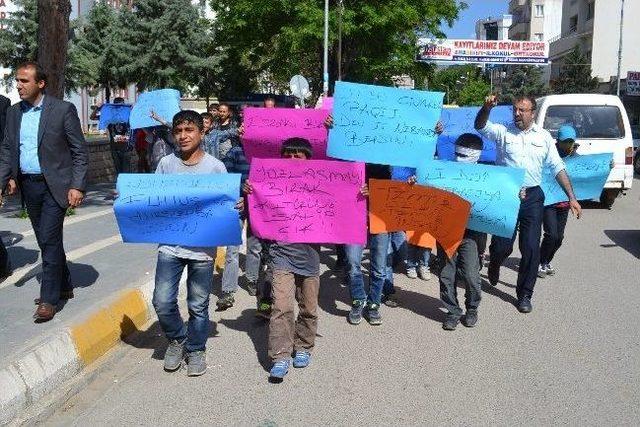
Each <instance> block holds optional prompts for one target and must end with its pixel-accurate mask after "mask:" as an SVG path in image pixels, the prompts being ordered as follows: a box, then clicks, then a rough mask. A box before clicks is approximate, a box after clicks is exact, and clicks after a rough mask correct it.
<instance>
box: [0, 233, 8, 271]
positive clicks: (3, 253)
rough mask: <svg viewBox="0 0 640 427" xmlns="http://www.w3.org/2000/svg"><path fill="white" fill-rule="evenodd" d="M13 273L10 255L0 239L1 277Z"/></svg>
mask: <svg viewBox="0 0 640 427" xmlns="http://www.w3.org/2000/svg"><path fill="white" fill-rule="evenodd" d="M10 271H11V263H9V253H8V252H7V248H5V246H4V242H3V241H2V239H0V277H2V276H6V275H7V274H9V272H10Z"/></svg>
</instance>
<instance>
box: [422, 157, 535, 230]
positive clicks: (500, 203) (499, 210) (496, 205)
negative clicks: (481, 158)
mask: <svg viewBox="0 0 640 427" xmlns="http://www.w3.org/2000/svg"><path fill="white" fill-rule="evenodd" d="M523 181H524V169H516V168H508V167H504V166H490V165H481V164H476V163H458V162H450V161H446V160H433V161H431V162H429V163H428V164H425V165H423V166H422V167H419V168H418V183H420V184H426V185H430V186H432V187H437V188H441V189H443V190H448V191H451V192H453V193H456V194H457V195H459V196H460V197H462V198H464V199H465V200H467V201H469V202H471V215H470V216H469V222H468V223H467V228H468V229H470V230H475V231H480V232H484V233H488V234H493V235H496V236H502V237H511V236H513V232H514V230H515V227H516V222H517V219H518V211H519V210H520V198H519V196H518V194H519V192H520V188H522V183H523Z"/></svg>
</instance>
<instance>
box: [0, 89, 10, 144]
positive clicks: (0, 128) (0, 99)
mask: <svg viewBox="0 0 640 427" xmlns="http://www.w3.org/2000/svg"><path fill="white" fill-rule="evenodd" d="M9 107H11V101H10V100H9V98H7V97H6V96H2V95H0V141H2V139H3V138H4V128H5V121H6V118H7V110H8V109H9Z"/></svg>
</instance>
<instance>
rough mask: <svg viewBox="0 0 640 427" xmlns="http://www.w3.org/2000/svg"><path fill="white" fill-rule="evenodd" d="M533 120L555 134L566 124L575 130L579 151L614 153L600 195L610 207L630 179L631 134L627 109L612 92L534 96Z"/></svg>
mask: <svg viewBox="0 0 640 427" xmlns="http://www.w3.org/2000/svg"><path fill="white" fill-rule="evenodd" d="M537 102H538V109H537V113H536V123H537V124H538V125H540V126H542V127H544V128H545V129H546V130H548V131H549V132H550V133H551V135H552V136H553V137H554V138H555V137H556V135H557V133H558V128H559V127H560V126H562V125H565V124H568V125H571V126H573V127H574V128H575V129H576V132H577V134H578V139H577V141H576V142H577V143H578V144H580V146H579V147H578V151H577V153H578V154H597V153H613V160H614V162H615V166H614V168H613V169H612V170H611V173H610V174H609V178H608V179H607V182H606V184H605V186H604V190H603V191H602V194H601V195H600V202H602V203H603V204H604V205H606V206H607V207H611V206H612V205H613V202H614V201H615V199H616V197H618V195H619V194H620V193H621V192H622V191H623V190H626V189H629V188H631V183H632V182H633V137H632V135H631V127H630V125H629V118H628V116H627V112H626V111H625V109H624V106H623V105H622V102H621V101H620V98H618V97H617V96H614V95H600V94H565V95H549V96H544V97H542V98H538V99H537Z"/></svg>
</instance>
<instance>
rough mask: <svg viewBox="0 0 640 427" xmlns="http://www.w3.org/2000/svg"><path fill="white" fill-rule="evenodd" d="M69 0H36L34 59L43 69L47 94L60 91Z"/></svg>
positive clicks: (63, 73)
mask: <svg viewBox="0 0 640 427" xmlns="http://www.w3.org/2000/svg"><path fill="white" fill-rule="evenodd" d="M70 14H71V2H70V1H69V0H38V63H39V64H40V65H41V66H42V68H43V69H44V70H45V71H46V72H47V75H48V80H47V95H50V96H54V97H56V98H62V97H63V95H64V81H65V77H64V76H65V68H66V66H67V40H68V38H69V15H70Z"/></svg>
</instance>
